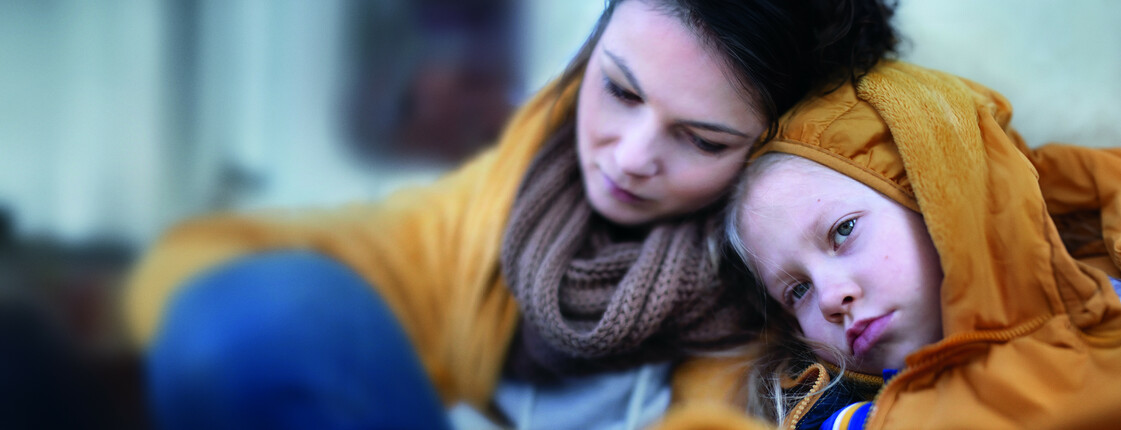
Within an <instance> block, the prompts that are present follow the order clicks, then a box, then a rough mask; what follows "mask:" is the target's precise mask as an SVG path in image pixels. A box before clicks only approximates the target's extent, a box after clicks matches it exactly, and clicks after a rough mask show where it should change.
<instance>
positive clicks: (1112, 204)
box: [663, 62, 1121, 429]
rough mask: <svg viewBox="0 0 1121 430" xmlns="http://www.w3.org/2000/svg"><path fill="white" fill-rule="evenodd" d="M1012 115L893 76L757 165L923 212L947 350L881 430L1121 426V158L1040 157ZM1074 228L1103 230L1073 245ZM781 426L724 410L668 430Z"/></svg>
mask: <svg viewBox="0 0 1121 430" xmlns="http://www.w3.org/2000/svg"><path fill="white" fill-rule="evenodd" d="M1010 116H1011V108H1010V106H1009V104H1008V102H1007V101H1006V100H1005V99H1004V98H1003V97H1002V96H1001V95H999V94H997V93H996V92H994V91H992V90H990V89H988V88H985V87H983V86H981V85H978V84H976V83H973V82H970V81H968V80H965V79H961V78H958V77H954V76H951V75H947V74H944V73H940V72H936V71H932V70H928V69H923V68H921V67H917V66H914V65H909V64H905V63H898V62H886V63H883V64H881V65H880V66H879V67H878V68H876V69H874V70H873V71H872V72H871V73H869V74H868V75H867V76H866V77H864V78H863V79H861V80H860V81H859V82H858V84H857V85H855V86H853V85H847V86H844V87H842V88H840V89H838V90H837V91H834V92H833V93H830V94H828V95H826V96H823V97H819V98H816V99H812V100H807V101H805V102H803V103H802V104H801V105H799V106H798V107H796V108H795V109H793V110H792V111H791V112H789V113H788V114H787V115H786V116H785V117H784V118H783V119H782V120H781V128H780V130H779V134H778V138H777V139H775V140H773V141H772V142H769V143H767V144H766V145H765V146H764V147H763V148H761V150H760V151H759V152H758V153H762V152H766V151H779V152H786V153H791V154H795V155H799V156H803V157H806V158H809V159H811V160H814V161H817V162H819V163H822V164H824V165H826V166H829V167H831V168H833V169H835V170H837V171H839V172H841V173H844V174H846V175H848V176H850V177H853V178H855V179H857V180H859V181H861V182H863V183H865V184H867V185H869V186H871V187H872V188H874V189H876V190H878V191H880V192H882V193H883V194H885V195H887V196H888V197H890V198H892V199H894V200H896V201H898V202H900V203H902V204H904V205H906V206H908V207H910V208H912V209H914V210H916V211H919V212H921V213H922V214H923V218H924V220H925V222H926V225H927V229H928V230H929V232H930V235H931V238H932V239H933V241H934V244H935V246H936V247H937V249H938V252H939V255H940V258H941V264H942V268H943V271H944V274H945V279H944V281H943V283H942V291H941V300H942V312H943V315H942V317H943V321H942V325H943V330H944V334H945V338H944V339H943V340H942V341H940V342H938V343H936V344H933V345H929V346H927V347H924V348H922V349H920V350H918V351H916V352H915V353H913V354H912V355H910V356H909V357H907V359H906V366H905V369H904V370H903V371H902V372H901V373H900V374H898V376H896V377H895V378H893V379H892V380H891V381H890V382H889V383H887V384H886V385H885V386H884V387H883V388H882V389H881V390H880V392H879V394H878V395H877V397H876V399H875V402H874V409H873V411H872V413H871V415H870V417H869V421H868V426H867V428H872V429H911V428H979V429H980V428H983V429H1002V428H1007V429H1024V428H1031V429H1036V428H1039V429H1072V428H1094V429H1098V428H1116V427H1118V426H1119V425H1121V300H1119V299H1118V296H1117V294H1116V293H1115V292H1114V290H1113V288H1112V286H1111V284H1110V281H1109V279H1108V278H1107V274H1109V275H1113V276H1117V274H1118V267H1121V148H1110V149H1088V148H1082V147H1075V146H1064V145H1045V146H1042V147H1040V148H1038V149H1029V148H1028V147H1027V146H1025V145H1024V143H1023V142H1022V140H1021V139H1020V137H1019V135H1018V134H1016V133H1015V132H1014V131H1013V130H1011V129H1010V128H1009V126H1008V124H1009V120H1010ZM1119 120H1121V119H1119ZM1117 143H1121V142H1117ZM1067 218H1075V219H1079V220H1083V221H1089V222H1088V223H1073V224H1071V223H1065V222H1064V223H1063V224H1064V230H1063V231H1060V230H1059V229H1058V228H1057V227H1056V223H1055V220H1057V219H1058V220H1064V219H1067ZM1064 239H1065V240H1067V245H1069V246H1070V247H1071V248H1072V250H1071V251H1068V249H1067V247H1066V246H1064ZM1072 252H1074V253H1076V254H1077V255H1078V258H1075V257H1074V256H1072ZM705 420H707V421H705ZM702 421H703V422H702ZM702 424H703V425H702ZM788 424H790V423H788ZM766 426H767V425H765V424H761V423H758V422H752V421H750V420H748V419H746V418H745V417H743V415H742V414H740V413H739V412H738V411H735V410H729V409H726V408H723V407H720V406H713V405H709V406H707V407H692V408H690V407H685V408H681V409H680V410H678V411H675V412H674V413H671V414H670V416H669V418H668V419H667V420H666V422H665V423H663V427H664V428H667V429H676V428H759V427H766Z"/></svg>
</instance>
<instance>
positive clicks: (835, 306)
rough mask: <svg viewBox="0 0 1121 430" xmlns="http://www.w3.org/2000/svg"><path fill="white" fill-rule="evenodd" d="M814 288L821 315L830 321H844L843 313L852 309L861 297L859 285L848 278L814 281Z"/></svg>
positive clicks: (845, 313) (861, 292) (861, 291)
mask: <svg viewBox="0 0 1121 430" xmlns="http://www.w3.org/2000/svg"><path fill="white" fill-rule="evenodd" d="M814 288H817V293H818V295H819V299H818V306H820V307H821V315H822V316H824V317H825V320H826V321H829V322H832V323H844V320H845V315H847V314H848V313H849V312H851V311H852V306H853V304H854V303H856V301H857V300H858V299H860V298H862V297H863V290H862V289H861V288H860V286H859V285H857V284H856V283H855V282H853V281H851V280H848V279H826V280H822V281H820V282H817V281H815V282H814Z"/></svg>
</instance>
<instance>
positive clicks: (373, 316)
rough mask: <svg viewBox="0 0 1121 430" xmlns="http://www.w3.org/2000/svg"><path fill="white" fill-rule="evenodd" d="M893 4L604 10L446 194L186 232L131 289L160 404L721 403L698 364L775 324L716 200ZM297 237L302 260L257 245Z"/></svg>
mask: <svg viewBox="0 0 1121 430" xmlns="http://www.w3.org/2000/svg"><path fill="white" fill-rule="evenodd" d="M890 14H891V10H890V8H887V7H885V6H883V5H881V4H879V3H878V2H876V1H872V0H866V1H853V2H816V1H807V2H804V3H795V2H789V1H782V0H779V1H773V2H772V1H754V2H711V1H707V2H705V1H684V0H680V1H669V0H613V1H609V2H608V4H607V7H606V9H605V11H604V14H603V16H602V17H601V19H600V20H599V22H598V24H597V26H596V28H595V30H594V32H593V34H592V36H591V37H590V38H589V40H588V42H587V43H586V44H585V46H584V48H583V49H582V50H581V52H580V53H579V54H578V55H577V56H576V57H575V59H574V60H573V61H572V63H571V64H570V66H569V68H568V69H567V71H566V72H565V74H564V75H563V76H562V77H561V78H560V79H559V80H558V81H557V82H555V83H554V84H553V85H552V86H551V87H549V88H547V89H545V90H543V91H542V92H541V93H540V94H538V95H537V96H536V97H535V98H534V99H533V100H531V101H530V102H529V103H528V104H527V105H526V106H525V107H523V108H522V109H521V111H520V112H519V113H518V114H517V115H516V116H515V117H514V118H513V119H512V122H511V124H510V125H509V127H508V128H507V130H506V132H505V133H504V134H503V136H502V138H501V139H500V142H499V144H498V146H497V147H495V148H492V149H491V150H489V151H487V152H485V153H483V154H481V155H479V156H478V157H476V158H475V159H474V160H472V161H471V162H469V163H467V164H466V165H465V166H463V167H462V168H460V169H459V170H457V171H456V172H454V173H452V174H450V175H449V176H447V177H446V178H444V179H442V180H441V181H439V182H437V183H436V184H434V185H431V186H429V187H426V188H423V189H419V190H409V191H405V192H401V193H398V194H397V195H395V196H394V197H391V198H390V199H388V200H387V201H384V202H380V203H378V204H376V205H368V206H359V207H353V208H347V209H343V210H337V211H333V212H329V213H318V214H312V213H301V214H298V215H284V214H274V215H272V216H269V215H259V216H252V217H249V216H237V215H226V216H216V217H211V218H207V219H201V220H195V221H191V222H187V223H184V224H183V225H181V226H179V227H177V228H176V229H174V230H173V231H171V232H169V233H168V234H167V235H166V237H165V238H164V239H163V240H162V242H161V243H160V244H158V246H157V247H156V248H155V249H154V250H153V251H152V252H151V253H150V254H149V255H147V256H146V258H145V259H144V260H143V261H142V262H141V265H140V266H139V267H138V269H137V271H136V272H135V275H134V278H133V279H132V282H131V288H130V293H129V294H130V295H129V304H128V307H129V312H130V315H129V316H130V321H131V323H132V327H133V328H134V329H135V332H136V334H137V336H138V338H139V339H140V340H141V342H142V343H144V344H146V345H149V351H148V353H147V354H148V358H149V374H150V377H151V388H152V389H153V404H154V407H155V409H156V411H155V412H156V416H157V419H158V420H159V422H160V424H161V425H164V426H168V427H175V426H176V425H182V426H183V427H185V428H186V427H201V426H214V425H233V426H249V427H262V426H264V427H285V426H288V427H312V426H314V427H316V428H322V427H331V426H337V427H352V426H353V427H368V426H388V427H394V428H400V427H411V428H432V427H437V426H441V425H444V424H445V423H444V422H443V416H442V414H440V413H438V412H433V411H439V408H440V407H439V405H438V402H437V400H436V398H437V397H439V399H440V400H441V401H442V402H443V403H445V404H453V403H457V402H465V403H467V404H469V405H472V406H474V407H475V409H477V410H480V411H486V412H487V413H488V414H489V415H491V418H494V419H497V420H500V421H505V422H506V424H510V425H516V426H519V427H523V428H526V427H534V426H541V425H547V426H548V427H550V428H588V427H595V428H607V427H611V426H620V427H623V426H625V427H631V428H633V427H635V426H638V425H644V424H647V423H649V422H651V421H652V420H653V419H656V418H657V417H659V416H660V415H661V414H662V413H663V412H664V410H665V409H666V408H667V407H668V404H669V403H670V397H671V388H670V373H671V371H672V373H673V374H674V376H673V382H674V387H673V390H672V397H673V399H674V401H675V402H680V401H685V400H689V399H694V398H697V397H712V398H715V399H720V400H722V399H723V398H724V397H725V394H726V392H724V391H723V390H722V389H723V388H727V387H730V385H731V384H730V383H729V384H728V385H727V386H723V387H719V388H717V387H715V386H713V385H709V384H710V383H712V382H713V380H708V379H705V378H704V376H703V375H707V374H712V375H719V374H720V371H721V369H723V368H722V367H720V366H719V365H717V364H713V363H708V364H701V363H700V362H697V361H691V362H683V361H682V360H684V359H685V358H686V355H687V352H688V351H694V350H706V349H716V348H720V347H724V346H727V345H730V344H734V343H737V342H742V341H744V340H746V339H749V338H750V337H751V335H752V333H753V331H754V328H755V327H756V326H757V325H758V323H757V320H756V317H755V315H754V314H753V313H751V312H750V311H749V310H747V309H742V308H740V307H738V305H739V304H740V303H743V302H744V301H743V300H734V299H731V298H730V297H732V296H734V295H735V294H736V292H737V291H740V290H737V289H734V288H728V287H730V286H735V285H736V282H739V281H738V280H736V279H734V278H733V277H732V276H733V274H732V273H730V271H723V270H721V267H720V265H719V257H720V254H719V253H720V250H719V249H718V247H717V246H715V245H713V244H714V243H716V238H717V234H716V232H715V230H716V229H715V227H716V226H717V225H718V224H719V216H718V214H717V212H719V209H720V207H721V206H722V204H721V200H722V198H723V196H724V195H725V193H726V190H727V188H728V187H729V186H730V184H731V183H732V182H733V181H734V180H735V178H736V176H737V175H738V174H739V172H740V171H741V170H742V163H743V161H744V159H745V156H746V154H747V152H748V149H749V148H750V147H751V146H752V145H753V144H754V143H756V142H757V141H760V140H764V139H766V138H767V137H768V135H769V133H770V130H772V129H773V125H774V123H775V121H776V120H777V118H778V116H779V115H780V114H781V113H782V112H783V111H785V110H786V109H787V108H789V107H790V106H791V105H793V104H794V103H795V102H796V101H798V100H799V99H801V98H802V97H803V96H805V95H806V94H807V93H809V92H810V91H811V90H813V89H815V88H822V87H824V86H828V85H835V83H837V82H841V81H843V80H844V79H847V78H851V77H853V76H855V75H857V74H859V73H860V72H862V71H863V70H864V69H866V68H868V67H870V66H871V65H872V64H874V63H875V62H876V61H878V60H879V59H880V58H881V57H882V56H883V55H884V54H885V53H888V52H890V51H891V49H892V48H893V45H894V36H893V32H892V29H891V28H890V26H889V24H888V22H887V21H888V18H889V17H890ZM837 17H840V18H837ZM519 184H520V185H519ZM276 249H301V250H305V251H304V252H286V253H271V254H263V255H256V256H249V255H250V254H254V253H259V252H260V251H264V250H276ZM308 250H310V251H315V252H314V253H312V252H306V251H308ZM220 263H225V264H222V265H221V266H220V267H217V266H219V264H220ZM340 263H341V264H340ZM371 291H373V292H375V294H370V292H371ZM398 324H400V326H401V328H400V329H397V328H396V327H397V325H398ZM402 332H403V333H402ZM414 353H415V356H414ZM417 363H419V364H420V366H419V367H418V366H417ZM721 376H727V375H721ZM717 380H721V381H722V380H723V378H717ZM728 382H731V381H728ZM619 387H624V388H625V389H623V390H621V391H612V390H613V389H617V388H619ZM632 387H633V389H632ZM432 388H435V392H433V390H432ZM580 407H587V410H580V409H577V408H580Z"/></svg>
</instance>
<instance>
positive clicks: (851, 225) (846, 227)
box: [833, 218, 856, 246]
mask: <svg viewBox="0 0 1121 430" xmlns="http://www.w3.org/2000/svg"><path fill="white" fill-rule="evenodd" d="M855 228H856V218H852V219H849V220H845V222H842V223H841V225H839V226H837V230H836V231H834V232H833V244H834V245H838V246H839V245H840V244H842V243H845V241H846V240H848V238H849V235H850V234H852V230H853V229H855Z"/></svg>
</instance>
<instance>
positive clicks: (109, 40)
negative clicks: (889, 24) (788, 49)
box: [0, 0, 1121, 424]
mask: <svg viewBox="0 0 1121 430" xmlns="http://www.w3.org/2000/svg"><path fill="white" fill-rule="evenodd" d="M900 3H901V4H900V6H899V9H898V13H897V18H896V23H897V24H898V27H899V29H900V31H901V33H902V35H903V36H904V38H905V39H906V41H907V42H906V43H905V44H904V45H903V46H902V50H903V56H902V57H903V58H904V59H907V60H910V61H913V62H916V63H919V64H921V65H925V66H929V67H934V68H939V69H943V70H947V71H950V72H953V73H957V74H959V75H963V76H965V77H968V78H971V79H974V80H976V81H979V82H981V83H984V84H986V85H989V86H991V87H992V88H994V89H996V90H998V91H1001V92H1002V93H1004V94H1005V95H1006V96H1007V97H1008V98H1009V99H1010V100H1011V101H1012V103H1013V105H1014V106H1015V108H1016V114H1015V116H1014V120H1013V124H1014V125H1015V126H1016V127H1017V128H1019V129H1020V130H1021V131H1022V132H1023V134H1024V136H1025V138H1026V139H1027V140H1028V142H1029V143H1030V144H1033V145H1037V144H1040V143H1043V142H1047V141H1056V140H1057V141H1067V142H1074V143H1078V144H1083V145H1092V146H1121V102H1119V100H1121V79H1119V77H1121V26H1118V25H1117V23H1118V22H1121V2H1116V1H1113V0H1071V1H1062V2H1060V1H1052V0H901V2H900ZM602 6H603V3H602V1H600V0H577V1H570V0H372V1H359V0H148V1H140V0H134V1H126V0H101V1H80V0H38V1H35V0H2V1H0V304H3V303H5V302H4V300H6V298H7V297H9V296H20V297H26V296H33V297H36V298H38V299H41V300H38V301H37V303H41V304H44V305H43V306H42V307H43V308H44V309H45V310H46V312H47V313H49V314H51V315H54V319H55V320H57V321H59V322H60V323H59V324H60V326H61V327H62V329H61V330H62V331H63V332H67V333H71V334H73V336H74V337H75V339H77V341H75V342H72V343H73V345H75V346H76V347H77V348H79V349H82V351H84V352H86V353H87V354H90V353H89V351H101V353H102V354H105V356H110V357H119V356H114V355H113V354H114V351H116V353H119V352H120V351H123V350H124V349H123V348H122V347H121V340H120V336H119V330H118V327H117V326H116V324H117V321H116V320H115V313H114V311H113V306H114V303H115V294H116V293H117V292H118V287H119V285H120V280H121V277H122V274H123V273H124V268H125V267H127V265H128V264H129V263H130V262H131V261H132V258H134V257H135V255H137V254H138V253H139V252H140V251H141V250H142V249H143V247H144V246H145V245H146V244H148V243H150V242H151V241H152V240H154V238H155V237H157V235H158V233H159V232H160V231H161V230H162V229H164V228H166V227H167V226H168V225H169V224H171V223H172V222H174V221H176V220H179V219H182V218H184V217H187V216H190V215H194V214H199V213H203V212H209V211H214V210H251V209H257V208H264V207H277V206H310V205H315V206H326V205H338V204H344V203H346V202H350V201H357V200H371V199H376V198H379V197H381V196H384V195H385V194H386V193H389V192H391V191H392V190H394V189H397V188H399V187H401V186H404V185H407V184H416V183H424V182H426V181H430V180H431V179H432V178H434V177H436V176H437V175H439V174H440V173H441V172H444V171H446V170H447V169H448V168H450V167H451V166H454V165H455V164H456V163H457V162H458V161H460V160H462V159H463V158H464V157H467V156H469V155H470V154H471V153H473V152H474V151H476V150H478V148H479V147H480V146H482V145H485V144H486V143H488V142H490V141H491V140H492V139H493V138H494V137H495V135H496V133H497V132H498V130H499V129H500V127H501V126H502V123H503V121H504V120H505V118H506V116H507V115H508V114H509V113H510V112H511V110H512V109H514V107H515V106H517V105H518V104H520V103H521V102H523V101H524V100H526V98H527V97H528V96H529V95H531V94H532V93H533V92H534V91H535V90H537V89H539V88H540V87H541V86H542V85H544V84H545V82H547V81H548V80H549V79H551V78H553V77H555V76H557V75H558V74H559V73H560V71H561V70H562V69H563V66H564V65H565V64H566V62H567V60H568V58H569V57H571V55H572V54H573V53H574V52H575V51H576V49H577V48H578V47H579V45H580V44H581V43H582V41H583V40H584V38H585V37H586V35H587V33H588V31H589V30H590V29H591V27H592V25H593V24H594V20H595V18H596V17H597V16H598V14H599V12H600V10H601V9H602ZM3 340H4V339H0V342H3ZM87 356H92V355H87ZM117 362H119V360H118V361H117ZM2 366H3V363H2V362H0V370H3V367H2ZM129 369H132V370H129ZM134 370H135V369H133V368H128V367H125V368H124V370H120V369H118V370H117V371H118V375H125V377H120V378H116V379H112V381H116V382H117V383H120V381H126V382H127V381H130V379H128V377H127V376H128V375H132V377H133V378H134V379H131V380H132V381H135V374H134V373H128V372H132V371H134ZM115 389H116V390H118V391H119V392H124V393H126V394H128V393H131V396H133V397H131V399H132V400H131V401H132V403H128V402H127V401H126V402H125V403H126V404H125V405H124V406H123V407H126V409H127V406H128V404H132V405H133V406H135V401H136V395H137V394H136V392H135V391H129V390H130V389H131V388H128V387H125V388H122V387H120V386H117V387H116V388H115ZM118 406H120V405H118ZM118 424H119V423H118Z"/></svg>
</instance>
